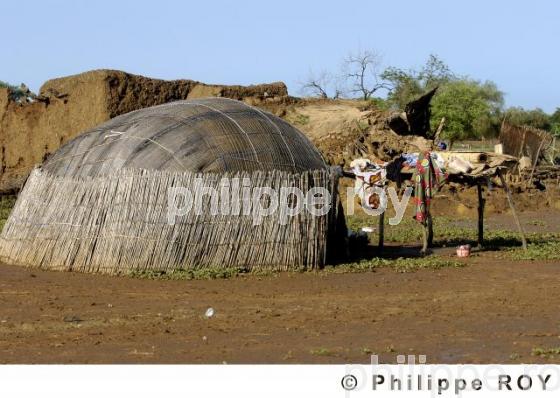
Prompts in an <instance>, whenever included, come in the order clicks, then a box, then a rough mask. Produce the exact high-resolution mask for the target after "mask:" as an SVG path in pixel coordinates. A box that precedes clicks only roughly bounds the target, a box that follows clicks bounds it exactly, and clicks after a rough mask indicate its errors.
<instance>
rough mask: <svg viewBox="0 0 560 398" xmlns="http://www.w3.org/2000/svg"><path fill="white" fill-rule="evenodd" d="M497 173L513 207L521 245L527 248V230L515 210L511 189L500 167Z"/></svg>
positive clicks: (512, 210)
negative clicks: (525, 230) (524, 229)
mask: <svg viewBox="0 0 560 398" xmlns="http://www.w3.org/2000/svg"><path fill="white" fill-rule="evenodd" d="M496 174H497V175H498V177H499V178H500V182H501V183H502V186H503V187H504V189H505V191H506V196H507V200H508V203H509V207H510V208H511V212H512V213H513V218H514V220H515V224H517V229H518V230H519V234H520V235H521V246H522V247H523V249H524V250H527V239H525V232H524V231H523V227H522V226H521V221H519V217H517V212H516V211H515V206H514V204H513V197H512V196H511V191H510V189H509V186H508V185H507V183H506V180H505V178H504V176H503V175H502V172H501V170H500V169H497V170H496Z"/></svg>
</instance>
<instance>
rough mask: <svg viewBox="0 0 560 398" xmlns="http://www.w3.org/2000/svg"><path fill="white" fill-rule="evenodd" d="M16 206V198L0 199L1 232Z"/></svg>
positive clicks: (6, 197) (5, 197)
mask: <svg viewBox="0 0 560 398" xmlns="http://www.w3.org/2000/svg"><path fill="white" fill-rule="evenodd" d="M15 204H16V197H15V196H2V197H0V231H1V230H2V228H4V224H6V221H7V220H8V217H9V216H10V213H11V211H12V208H13V207H14V205H15Z"/></svg>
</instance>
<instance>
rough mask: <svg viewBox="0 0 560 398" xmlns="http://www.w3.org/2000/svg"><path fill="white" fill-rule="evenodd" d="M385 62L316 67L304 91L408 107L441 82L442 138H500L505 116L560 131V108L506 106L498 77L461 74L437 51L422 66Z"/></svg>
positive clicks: (351, 59)
mask: <svg viewBox="0 0 560 398" xmlns="http://www.w3.org/2000/svg"><path fill="white" fill-rule="evenodd" d="M380 66H381V57H380V56H379V55H378V54H377V53H375V52H373V51H362V52H359V53H354V54H350V55H349V56H348V57H346V58H345V59H344V60H343V63H342V67H341V72H340V73H338V74H331V73H328V72H326V71H323V72H321V73H320V74H318V75H316V74H314V73H313V72H310V73H309V76H308V78H307V79H306V80H305V81H304V82H303V83H302V85H301V88H302V93H303V94H304V95H309V96H316V97H322V98H328V97H329V96H330V97H332V98H340V97H347V98H360V99H362V100H367V101H372V102H375V104H376V105H377V106H378V107H382V108H386V109H404V107H405V105H406V104H407V103H408V102H410V101H412V100H413V99H415V98H418V97H419V96H421V95H422V94H424V93H426V92H427V91H429V90H432V89H433V88H435V87H438V89H437V92H436V94H435V96H434V98H433V100H432V120H431V122H432V123H431V124H432V127H433V129H434V130H435V127H437V126H438V125H439V123H440V121H441V119H442V118H443V117H445V127H444V129H443V133H442V138H445V139H447V140H450V141H452V142H453V141H457V140H464V139H484V138H491V137H496V136H497V134H498V133H499V129H500V125H501V123H502V121H503V120H507V121H508V122H510V123H513V124H517V125H528V126H532V127H536V128H540V129H543V130H546V131H550V132H551V133H553V134H555V135H559V136H560V108H557V109H556V111H555V112H554V113H553V114H550V115H549V114H547V113H546V112H544V111H543V110H542V109H540V108H536V109H533V110H527V109H524V108H521V107H510V108H505V107H504V94H503V92H502V91H500V90H499V89H498V87H497V86H496V84H495V83H494V82H491V81H484V82H482V81H478V80H475V79H472V78H469V77H468V76H458V75H456V74H455V73H453V72H452V71H451V70H450V68H449V66H448V65H447V64H446V63H445V62H443V61H442V60H441V59H440V58H438V57H437V56H436V55H430V56H429V57H428V60H427V61H426V62H425V64H424V65H423V66H422V67H421V68H420V69H418V70H415V69H408V70H405V69H400V68H395V67H388V68H385V69H384V70H381V68H380ZM381 91H384V92H386V94H387V95H386V98H381V97H380V96H379V95H378V94H379V93H380V92H381ZM329 93H332V95H329ZM434 126H435V127H434Z"/></svg>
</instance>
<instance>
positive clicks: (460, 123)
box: [432, 78, 504, 144]
mask: <svg viewBox="0 0 560 398" xmlns="http://www.w3.org/2000/svg"><path fill="white" fill-rule="evenodd" d="M438 91H439V92H438V93H437V95H436V96H434V99H433V100H432V125H437V123H439V121H440V120H441V118H442V117H445V120H446V122H445V129H444V132H443V134H442V137H443V138H446V139H448V140H449V141H450V142H451V144H453V142H455V141H457V140H463V139H469V138H482V137H492V136H495V135H496V134H497V133H498V129H499V123H500V118H499V116H500V110H501V108H502V106H503V101H504V100H503V94H502V92H501V91H500V90H498V88H497V87H496V85H495V84H494V83H492V82H485V83H481V82H479V81H476V80H471V79H466V78H461V79H455V80H452V81H449V82H447V83H445V84H444V85H442V86H440V88H439V90H438Z"/></svg>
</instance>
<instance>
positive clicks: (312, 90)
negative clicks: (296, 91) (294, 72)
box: [301, 71, 332, 98]
mask: <svg viewBox="0 0 560 398" xmlns="http://www.w3.org/2000/svg"><path fill="white" fill-rule="evenodd" d="M331 82H332V76H331V75H330V74H329V73H328V72H326V71H322V72H321V73H319V74H315V73H313V71H310V72H309V76H308V77H307V79H306V80H305V82H303V83H302V84H301V91H302V93H304V94H306V95H309V96H312V97H320V98H329V95H328V94H327V90H328V88H329V86H330V84H331Z"/></svg>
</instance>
